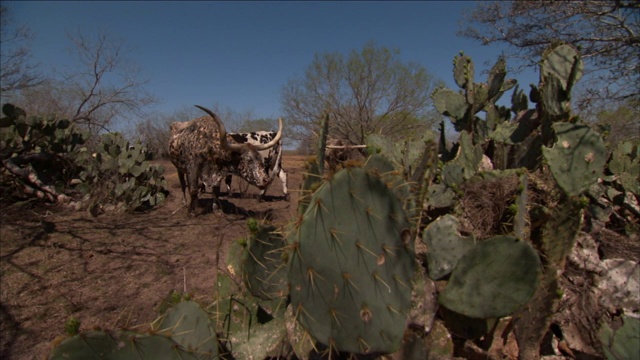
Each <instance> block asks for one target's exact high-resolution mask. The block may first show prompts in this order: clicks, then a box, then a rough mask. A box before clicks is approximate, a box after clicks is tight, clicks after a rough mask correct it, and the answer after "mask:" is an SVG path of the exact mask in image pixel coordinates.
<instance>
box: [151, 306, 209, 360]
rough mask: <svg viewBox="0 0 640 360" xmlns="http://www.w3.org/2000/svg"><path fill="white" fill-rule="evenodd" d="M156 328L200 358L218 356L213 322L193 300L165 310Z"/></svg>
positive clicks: (201, 359)
mask: <svg viewBox="0 0 640 360" xmlns="http://www.w3.org/2000/svg"><path fill="white" fill-rule="evenodd" d="M156 330H158V331H161V332H163V333H167V335H170V336H171V338H172V339H173V341H175V342H176V343H178V344H180V345H182V347H184V348H185V349H188V350H189V351H192V352H193V353H194V354H195V355H196V356H197V358H198V359H200V360H203V359H215V358H217V356H218V340H217V337H216V332H215V324H214V322H213V321H212V320H211V319H210V318H209V316H208V315H207V313H206V312H204V310H202V308H201V307H200V305H198V304H197V303H195V302H193V301H183V302H181V303H179V304H177V305H176V306H174V307H172V308H170V309H169V310H167V312H166V313H165V314H164V315H163V317H162V318H161V321H160V323H159V325H158V327H157V329H156Z"/></svg>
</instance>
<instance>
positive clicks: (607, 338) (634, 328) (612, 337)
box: [598, 316, 640, 360]
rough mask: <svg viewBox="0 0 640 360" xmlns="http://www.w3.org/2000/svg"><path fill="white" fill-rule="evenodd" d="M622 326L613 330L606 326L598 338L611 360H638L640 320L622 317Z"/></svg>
mask: <svg viewBox="0 0 640 360" xmlns="http://www.w3.org/2000/svg"><path fill="white" fill-rule="evenodd" d="M622 321H623V323H622V326H621V327H620V328H618V329H616V330H613V329H612V328H611V327H609V325H607V324H604V325H603V326H602V329H601V330H600V332H599V334H598V336H599V338H600V342H601V343H602V348H603V350H604V353H605V355H606V357H607V359H609V360H615V359H637V357H638V354H640V320H638V319H636V318H632V317H630V316H622Z"/></svg>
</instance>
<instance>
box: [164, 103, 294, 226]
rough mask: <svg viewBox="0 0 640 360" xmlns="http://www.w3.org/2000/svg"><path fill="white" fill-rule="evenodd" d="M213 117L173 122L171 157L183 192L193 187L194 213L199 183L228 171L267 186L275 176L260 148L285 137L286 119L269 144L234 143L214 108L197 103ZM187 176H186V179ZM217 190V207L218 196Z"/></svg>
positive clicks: (217, 181)
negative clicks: (266, 165)
mask: <svg viewBox="0 0 640 360" xmlns="http://www.w3.org/2000/svg"><path fill="white" fill-rule="evenodd" d="M196 107H198V108H199V109H201V110H203V111H204V112H206V113H207V114H209V115H210V116H204V117H200V118H197V119H194V120H191V121H188V122H184V123H179V122H174V123H172V124H171V125H170V129H171V139H170V141H169V157H170V159H171V162H172V163H173V165H174V166H175V167H176V169H177V170H178V179H179V180H180V187H181V188H182V195H183V197H184V200H186V193H185V190H186V188H187V187H188V188H189V195H190V203H189V212H190V213H191V214H193V213H194V212H195V210H196V206H197V203H198V190H199V189H198V182H199V181H200V179H207V178H208V179H213V181H214V183H217V184H219V183H220V180H222V178H223V177H225V176H226V175H227V174H234V175H238V176H240V177H241V178H243V179H244V180H246V181H247V182H248V183H250V184H252V185H255V186H257V187H258V188H260V189H263V188H264V187H265V186H267V185H268V184H269V182H270V181H271V180H272V178H271V177H270V176H269V174H268V169H267V168H265V165H264V160H263V159H262V156H261V155H260V153H259V152H260V151H263V150H268V149H270V148H272V147H274V146H275V145H277V144H278V142H279V141H280V138H281V137H282V119H279V120H278V125H279V129H278V132H277V133H276V135H275V137H274V138H273V139H272V140H271V141H270V142H268V143H266V144H261V145H252V144H233V143H231V142H229V141H228V140H227V132H226V130H225V127H224V124H223V123H222V121H220V118H219V117H218V116H217V115H216V114H214V113H213V112H212V111H211V110H209V109H207V108H204V107H202V106H198V105H196ZM185 177H186V179H185ZM215 195H216V194H215V193H214V205H213V206H214V209H215V207H216V206H217V198H216V197H215Z"/></svg>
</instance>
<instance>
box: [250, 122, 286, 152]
mask: <svg viewBox="0 0 640 360" xmlns="http://www.w3.org/2000/svg"><path fill="white" fill-rule="evenodd" d="M281 137H282V118H278V133H277V134H276V136H275V137H274V138H273V140H271V141H269V142H268V143H266V144H260V145H254V147H255V148H256V150H258V151H260V150H267V149H270V148H272V147H274V146H276V145H277V144H278V141H280V138H281Z"/></svg>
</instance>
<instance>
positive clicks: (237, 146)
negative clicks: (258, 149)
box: [196, 105, 244, 152]
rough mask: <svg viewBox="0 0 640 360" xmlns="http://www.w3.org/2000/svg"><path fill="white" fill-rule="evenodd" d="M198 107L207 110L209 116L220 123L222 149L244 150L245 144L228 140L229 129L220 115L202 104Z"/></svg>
mask: <svg viewBox="0 0 640 360" xmlns="http://www.w3.org/2000/svg"><path fill="white" fill-rule="evenodd" d="M196 107H197V108H198V109H200V110H202V111H204V112H206V113H207V114H209V116H211V117H212V118H213V120H214V121H215V122H216V124H218V132H219V133H220V147H222V149H224V150H227V151H231V152H240V151H242V148H243V147H244V144H230V143H229V142H228V141H227V129H225V127H224V124H223V123H222V121H221V120H220V118H219V117H218V115H216V114H215V113H214V112H213V111H211V110H209V109H207V108H206V107H202V106H200V105H196Z"/></svg>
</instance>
